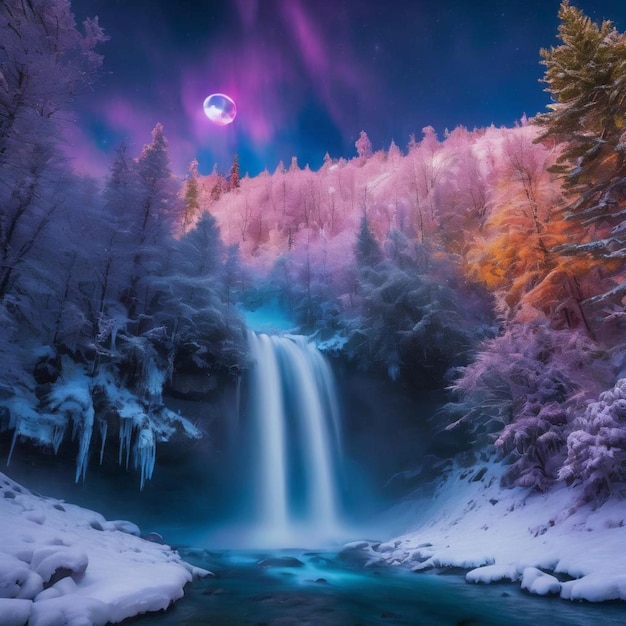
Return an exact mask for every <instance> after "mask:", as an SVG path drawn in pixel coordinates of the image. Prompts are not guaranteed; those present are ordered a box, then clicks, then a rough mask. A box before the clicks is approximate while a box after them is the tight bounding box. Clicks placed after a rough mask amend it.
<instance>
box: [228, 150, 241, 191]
mask: <svg viewBox="0 0 626 626" xmlns="http://www.w3.org/2000/svg"><path fill="white" fill-rule="evenodd" d="M240 179H241V177H240V175H239V155H237V153H235V156H234V157H233V164H232V166H231V168H230V174H229V176H228V188H229V189H230V190H232V189H238V188H239V182H240Z"/></svg>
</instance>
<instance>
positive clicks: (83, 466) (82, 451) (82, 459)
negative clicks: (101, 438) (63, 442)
mask: <svg viewBox="0 0 626 626" xmlns="http://www.w3.org/2000/svg"><path fill="white" fill-rule="evenodd" d="M81 418H82V420H81V421H82V428H81V433H80V443H79V445H78V456H77V457H76V482H78V481H79V480H80V478H82V479H83V480H85V475H86V473H87V465H88V463H89V446H90V445H91V435H92V434H93V421H94V410H93V404H91V402H90V403H89V406H88V407H87V410H86V411H85V412H84V413H82V414H77V415H75V416H73V419H74V424H76V422H77V421H78V420H79V419H81Z"/></svg>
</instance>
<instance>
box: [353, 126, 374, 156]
mask: <svg viewBox="0 0 626 626" xmlns="http://www.w3.org/2000/svg"><path fill="white" fill-rule="evenodd" d="M354 147H355V148H356V152H357V154H358V155H359V157H360V158H361V159H369V158H370V157H371V156H372V154H374V152H373V150H372V142H371V141H370V138H369V137H368V136H367V133H366V132H365V131H364V130H362V131H361V132H360V134H359V138H358V139H357V140H356V141H355V142H354Z"/></svg>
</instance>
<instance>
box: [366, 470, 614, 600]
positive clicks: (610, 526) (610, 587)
mask: <svg viewBox="0 0 626 626" xmlns="http://www.w3.org/2000/svg"><path fill="white" fill-rule="evenodd" d="M502 470H503V468H502V466H500V465H498V464H495V463H491V462H485V463H483V464H479V465H477V466H475V467H473V468H471V469H469V468H460V467H457V468H455V469H454V470H452V471H451V472H450V473H449V474H448V476H447V477H446V478H445V479H442V480H441V482H440V483H439V484H438V485H437V486H436V489H435V491H434V493H433V494H432V495H430V496H425V495H423V496H421V497H415V498H414V499H413V500H411V501H407V502H406V503H404V505H403V506H402V507H398V508H396V509H394V510H393V512H392V516H391V517H390V519H391V518H393V519H395V520H397V519H399V518H400V517H401V518H402V519H404V520H405V521H404V524H405V528H407V527H410V526H411V525H412V526H413V527H412V528H411V530H410V531H408V532H403V533H402V534H400V535H399V536H398V537H396V538H395V539H394V540H393V541H391V542H387V543H386V544H380V545H378V544H373V543H371V542H370V543H368V546H367V548H364V549H367V550H368V551H369V553H370V554H369V559H370V561H371V560H372V553H376V555H377V558H378V559H379V560H380V561H384V562H385V563H389V564H397V565H404V566H407V567H410V568H412V569H413V570H415V571H423V570H427V569H439V568H461V569H463V570H469V571H467V573H466V580H467V582H469V583H484V584H488V583H493V582H499V581H511V582H518V583H519V584H520V585H521V587H522V588H523V589H525V590H526V591H528V592H529V593H533V594H540V595H548V594H558V595H560V597H561V598H565V599H569V600H586V601H589V602H602V601H609V600H626V502H624V501H622V500H619V499H617V498H616V499H614V500H609V501H608V502H607V503H605V504H604V505H603V506H602V507H600V508H599V509H597V510H593V508H592V507H590V506H586V505H585V506H582V505H580V504H577V503H579V502H580V497H581V495H582V492H581V491H580V489H574V488H568V487H565V486H560V487H557V488H555V489H553V490H552V491H550V492H549V493H546V494H538V493H530V492H529V491H527V490H524V489H521V488H514V489H503V488H502V487H500V477H501V474H502ZM390 545H391V546H395V547H394V548H393V549H391V550H390V549H389V546H390ZM381 546H384V549H382V548H381ZM572 579H573V580H572Z"/></svg>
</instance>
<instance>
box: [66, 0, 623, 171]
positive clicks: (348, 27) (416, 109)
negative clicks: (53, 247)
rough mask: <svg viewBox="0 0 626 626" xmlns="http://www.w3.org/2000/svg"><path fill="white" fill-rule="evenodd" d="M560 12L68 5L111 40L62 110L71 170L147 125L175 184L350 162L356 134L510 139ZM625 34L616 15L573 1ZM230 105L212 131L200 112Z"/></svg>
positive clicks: (211, 0) (536, 87)
mask: <svg viewBox="0 0 626 626" xmlns="http://www.w3.org/2000/svg"><path fill="white" fill-rule="evenodd" d="M559 4H560V1H559V0H500V1H499V2H498V1H495V0H472V2H468V1H467V0H385V1H382V2H379V1H371V0H218V1H216V0H74V1H73V2H72V8H73V11H74V14H75V16H76V18H77V21H79V22H80V21H82V20H83V19H84V18H85V17H90V16H96V15H97V16H99V18H100V24H101V26H102V27H103V28H104V29H105V32H106V34H107V35H108V36H109V37H110V40H109V41H108V42H107V43H106V44H105V45H103V46H101V48H100V52H101V53H102V54H103V55H104V64H103V67H102V70H101V72H100V77H99V80H98V81H97V82H96V83H95V84H94V86H93V88H92V89H90V90H89V91H86V92H84V93H82V94H81V95H80V97H79V99H78V101H77V102H76V109H77V113H78V117H77V122H78V128H77V130H76V131H75V133H74V134H73V135H72V136H71V148H70V152H71V153H72V154H73V155H74V156H76V157H78V158H77V159H76V166H77V167H78V168H83V169H84V170H85V171H87V172H89V173H93V174H102V173H105V172H106V171H107V170H108V167H109V164H110V162H111V155H112V153H113V151H114V149H115V148H116V147H117V146H118V145H119V144H120V143H121V142H123V141H124V142H125V143H127V144H128V146H129V147H130V149H131V152H132V153H133V154H138V153H139V151H140V150H141V148H142V146H143V145H144V144H146V143H149V141H150V132H151V130H152V128H153V127H154V125H155V124H156V123H157V122H161V123H162V124H163V125H164V128H165V134H166V136H167V138H168V140H169V147H170V155H171V157H172V167H173V170H174V172H175V173H177V174H181V175H182V174H184V173H185V172H186V170H187V166H188V164H189V162H190V161H191V160H192V159H194V158H197V159H198V161H199V164H200V171H201V173H208V172H210V171H211V170H212V169H213V166H214V164H217V166H218V169H219V171H221V172H224V173H226V172H228V169H229V168H230V164H231V162H232V158H233V154H234V153H235V152H236V153H238V155H239V160H240V163H241V168H242V171H243V172H246V171H247V172H249V173H250V174H251V175H256V174H257V173H259V172H260V171H261V170H263V169H264V168H267V169H268V170H270V171H273V170H274V169H275V168H276V166H277V165H278V163H279V161H280V160H282V161H283V162H284V163H285V164H286V165H289V162H290V161H291V157H292V156H296V157H297V158H298V163H299V164H300V166H304V165H305V164H307V163H308V164H310V166H311V167H312V168H313V169H317V168H319V166H320V165H321V163H322V159H323V157H324V154H325V153H326V152H327V151H328V152H329V154H330V156H331V157H333V158H336V157H341V156H343V157H347V158H349V157H352V156H354V155H355V154H356V152H355V148H354V142H355V140H356V138H357V137H358V135H359V132H360V131H361V130H365V131H366V132H367V134H368V135H369V137H370V140H371V141H372V144H373V147H374V149H375V150H377V149H382V148H387V147H388V146H389V143H390V142H391V140H392V139H393V140H395V142H396V143H397V144H398V145H399V146H400V147H401V148H405V147H406V145H407V143H408V141H409V137H410V135H411V133H415V134H416V136H417V137H418V138H419V137H420V136H421V129H422V128H423V127H425V126H429V125H430V126H433V127H434V128H435V130H436V131H437V132H438V133H439V134H440V135H442V134H443V133H444V131H445V130H446V129H453V128H454V127H456V126H458V125H464V126H466V127H468V128H470V129H472V128H480V127H485V126H488V125H490V124H492V123H493V124H495V125H496V126H512V125H514V124H515V123H516V121H518V120H519V119H520V118H521V117H522V115H524V114H526V115H527V116H529V117H531V116H533V115H535V114H536V113H538V112H541V111H544V110H545V108H546V105H547V104H548V103H549V96H548V95H547V94H546V93H545V92H544V91H543V90H544V88H545V86H544V85H543V84H542V83H540V82H539V81H540V78H541V77H542V76H543V66H542V65H540V63H539V61H540V56H539V49H540V48H541V47H550V46H551V45H556V44H557V39H556V32H557V26H558V17H557V12H558V7H559ZM573 4H575V6H578V7H579V8H581V9H582V10H583V11H584V12H585V13H586V14H587V15H589V16H591V17H592V18H593V19H594V20H601V19H603V18H608V19H611V20H612V21H613V22H614V23H615V25H616V26H617V28H618V29H619V30H622V31H623V30H626V2H616V1H615V0H577V1H574V2H573ZM214 92H223V93H227V94H229V95H230V96H231V97H232V98H233V99H234V100H235V101H236V103H237V107H238V115H237V118H236V119H235V121H234V123H233V124H231V125H228V126H223V127H218V126H215V125H214V124H212V123H211V122H210V121H209V120H208V118H207V117H206V116H205V115H204V112H203V109H202V103H203V101H204V99H205V98H206V96H208V95H209V94H211V93H214Z"/></svg>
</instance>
